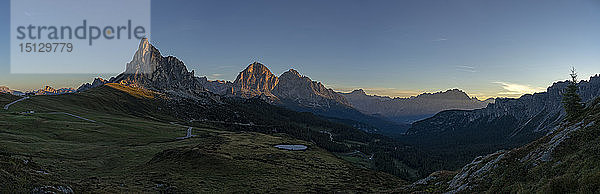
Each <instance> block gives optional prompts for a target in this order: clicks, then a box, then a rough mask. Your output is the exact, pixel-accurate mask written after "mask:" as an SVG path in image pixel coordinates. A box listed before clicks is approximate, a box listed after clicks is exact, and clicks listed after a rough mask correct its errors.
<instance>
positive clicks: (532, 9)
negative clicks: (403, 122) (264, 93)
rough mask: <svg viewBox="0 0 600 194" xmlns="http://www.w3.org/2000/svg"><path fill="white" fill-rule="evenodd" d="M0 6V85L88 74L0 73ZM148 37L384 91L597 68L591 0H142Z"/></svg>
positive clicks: (216, 61) (215, 65)
mask: <svg viewBox="0 0 600 194" xmlns="http://www.w3.org/2000/svg"><path fill="white" fill-rule="evenodd" d="M8 4H9V2H8V1H7V0H2V5H1V6H0V9H1V10H0V72H2V73H0V85H8V86H9V87H11V88H16V89H22V90H29V89H33V88H41V87H42V86H43V85H48V84H50V85H53V86H57V87H65V86H69V87H77V86H78V85H80V83H81V82H84V81H87V80H91V79H92V78H93V77H94V76H96V75H8V74H7V73H6V72H9V69H8V68H9V66H10V65H9V64H8V63H9V62H8V61H9V60H8V57H9V52H8V44H9V35H8V33H9V21H10V20H9V6H8ZM151 36H152V40H151V42H152V43H153V44H154V45H155V46H156V47H158V48H159V49H160V50H161V52H163V53H164V54H169V55H175V56H177V57H178V58H180V59H181V60H183V61H184V62H185V63H186V65H187V66H188V68H189V69H194V70H196V74H197V75H207V76H208V77H209V78H210V79H225V80H233V79H235V76H237V73H238V72H239V71H241V70H242V69H243V68H245V66H246V65H247V64H248V63H250V62H251V61H252V59H255V58H261V61H262V62H264V63H265V64H266V65H267V66H268V67H269V68H270V69H271V70H272V71H273V73H275V74H278V75H279V74H281V73H282V72H284V71H285V70H287V69H289V68H294V69H297V70H299V72H300V73H301V74H304V75H307V76H309V77H311V78H312V79H314V80H318V81H321V82H323V83H324V84H326V85H327V86H330V87H332V88H334V89H336V90H340V91H348V90H351V89H354V88H365V89H366V91H367V92H368V93H373V94H381V95H392V96H408V95H414V94H416V93H419V92H424V91H428V92H432V91H438V90H445V89H449V88H460V89H462V90H465V91H466V92H467V93H469V94H470V95H473V96H478V97H480V98H485V97H490V96H518V95H520V94H521V93H524V92H531V91H540V90H544V89H545V88H546V87H547V86H548V85H550V84H551V83H552V82H554V81H556V80H564V79H567V77H568V69H569V67H570V66H575V67H576V68H577V69H578V71H579V72H580V75H581V77H582V78H585V79H587V78H588V77H589V76H591V75H594V74H598V73H600V1H597V0H589V1H584V0H558V1H555V0H539V1H530V0H507V1H497V0H493V1H492V0H490V1H484V0H469V1H467V0H454V1H441V0H440V1H422V0H414V1H409V0H404V1H351V0H343V1H342V0H340V1H319V0H303V1H289V0H281V1H279V0H270V1H254V0H244V1H216V0H215V1H197V0H188V1H168V0H153V1H152V35H151ZM136 46H137V45H132V47H136ZM132 55H133V53H132ZM107 57H109V56H107ZM127 62H128V61H123V68H124V67H125V64H126V63H127ZM104 76H106V75H104Z"/></svg>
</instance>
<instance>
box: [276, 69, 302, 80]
mask: <svg viewBox="0 0 600 194" xmlns="http://www.w3.org/2000/svg"><path fill="white" fill-rule="evenodd" d="M288 76H289V77H298V78H299V77H302V75H300V73H298V71H296V70H295V69H290V70H288V71H286V72H284V73H283V74H281V76H280V78H282V77H288Z"/></svg>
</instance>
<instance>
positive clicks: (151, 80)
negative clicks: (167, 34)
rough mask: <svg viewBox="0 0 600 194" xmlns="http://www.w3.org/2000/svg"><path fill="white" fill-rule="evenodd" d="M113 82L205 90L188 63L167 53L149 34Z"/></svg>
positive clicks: (168, 89)
mask: <svg viewBox="0 0 600 194" xmlns="http://www.w3.org/2000/svg"><path fill="white" fill-rule="evenodd" d="M110 82H111V83H121V84H123V85H129V86H135V87H142V88H148V89H155V90H159V91H176V92H185V93H201V92H204V91H205V90H204V88H203V87H202V85H201V84H200V82H198V80H197V79H196V78H195V77H194V71H191V72H188V70H187V68H186V66H185V64H184V63H183V62H182V61H180V60H179V59H177V58H176V57H174V56H167V57H163V56H162V55H161V54H160V52H159V51H158V49H156V48H155V47H154V46H153V45H152V44H150V43H149V42H148V39H146V38H143V39H142V40H141V42H140V45H139V47H138V50H137V51H136V52H135V55H134V56H133V59H132V60H131V62H129V63H127V68H126V70H125V72H124V73H122V74H120V75H118V76H117V77H115V78H113V79H111V80H110Z"/></svg>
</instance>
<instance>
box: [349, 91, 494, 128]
mask: <svg viewBox="0 0 600 194" xmlns="http://www.w3.org/2000/svg"><path fill="white" fill-rule="evenodd" d="M342 95H343V96H344V97H346V99H348V102H350V104H351V105H352V107H354V108H356V109H358V110H360V111H361V112H363V113H365V114H372V115H382V116H384V117H387V118H389V119H390V120H393V121H396V122H400V123H412V122H414V121H417V120H421V119H425V118H428V117H431V116H433V115H434V114H436V113H438V112H440V111H444V110H472V109H479V108H484V107H486V106H487V104H488V103H489V102H490V101H493V100H486V101H480V100H478V99H477V98H471V97H469V96H468V95H467V94H466V93H465V92H463V91H461V90H458V89H452V90H447V91H444V92H437V93H423V94H420V95H418V96H412V97H409V98H390V97H383V96H376V95H367V94H366V93H365V92H364V91H363V90H362V89H359V90H354V91H352V92H350V93H342Z"/></svg>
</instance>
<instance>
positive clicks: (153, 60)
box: [125, 38, 162, 74]
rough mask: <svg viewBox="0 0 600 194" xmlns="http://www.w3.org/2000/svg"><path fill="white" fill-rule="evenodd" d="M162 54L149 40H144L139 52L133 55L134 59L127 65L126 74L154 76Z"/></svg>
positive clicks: (141, 42)
mask: <svg viewBox="0 0 600 194" xmlns="http://www.w3.org/2000/svg"><path fill="white" fill-rule="evenodd" d="M160 57H162V56H161V54H160V52H159V51H158V49H156V47H154V46H153V45H152V44H150V42H149V41H148V39H147V38H142V40H141V41H140V45H139V46H138V50H137V51H136V52H135V54H134V55H133V59H132V60H131V62H130V63H128V64H127V68H126V70H125V73H129V74H152V73H153V72H154V71H156V69H157V68H158V65H159V64H158V63H157V61H158V60H159V59H160Z"/></svg>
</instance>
